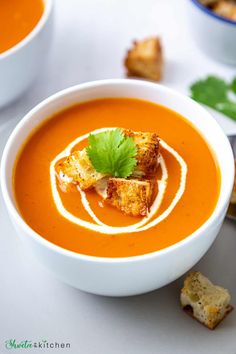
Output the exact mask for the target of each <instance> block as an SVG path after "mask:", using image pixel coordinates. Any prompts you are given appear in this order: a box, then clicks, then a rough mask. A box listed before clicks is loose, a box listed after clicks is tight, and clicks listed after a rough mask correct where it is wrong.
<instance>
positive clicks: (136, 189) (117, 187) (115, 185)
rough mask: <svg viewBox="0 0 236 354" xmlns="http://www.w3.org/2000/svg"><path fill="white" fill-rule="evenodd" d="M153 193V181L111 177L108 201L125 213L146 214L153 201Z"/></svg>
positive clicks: (133, 214)
mask: <svg viewBox="0 0 236 354" xmlns="http://www.w3.org/2000/svg"><path fill="white" fill-rule="evenodd" d="M153 193H154V182H153V181H146V180H145V181H139V180H135V179H124V178H110V179H109V181H108V187H107V199H106V201H107V202H109V203H110V204H111V205H113V206H115V207H116V208H118V209H119V210H121V211H122V212H123V213H125V214H128V215H132V216H146V215H147V213H148V211H149V208H150V206H151V204H152V201H153Z"/></svg>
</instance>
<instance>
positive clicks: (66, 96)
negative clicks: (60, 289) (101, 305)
mask: <svg viewBox="0 0 236 354" xmlns="http://www.w3.org/2000/svg"><path fill="white" fill-rule="evenodd" d="M112 134H113V135H112ZM99 139H104V140H101V141H102V143H100V140H99ZM118 139H120V143H119V144H120V145H119V144H118V143H117V141H118ZM116 140H117V141H116ZM116 143H117V145H116ZM93 144H94V146H93ZM96 144H97V145H96ZM99 144H100V145H99ZM122 144H124V145H122ZM132 144H135V146H136V151H135V154H134V156H133V157H132V156H131V155H130V157H129V158H128V157H127V156H126V155H125V154H126V152H125V151H127V149H128V148H127V147H130V146H132ZM107 146H108V150H106V148H107ZM93 148H94V150H93V151H92V149H93ZM109 149H111V151H112V153H111V154H110V155H109ZM112 149H114V150H112ZM118 150H119V151H118ZM99 151H100V153H102V154H103V155H102V158H101V156H99ZM120 152H121V153H120ZM106 154H107V155H106ZM119 154H120V155H119ZM109 156H110V157H109ZM117 156H118V157H117ZM119 156H120V157H119ZM132 158H135V159H136V162H135V164H134V167H133V168H132V169H131V170H130V171H129V173H128V174H127V173H126V174H127V176H126V175H125V173H124V175H122V173H123V171H124V168H128V167H129V166H127V164H126V166H125V164H124V165H122V163H123V160H125V159H127V161H128V163H130V164H132ZM99 159H100V160H99ZM109 159H110V160H109ZM117 159H118V162H119V163H118V164H117V161H116V160H117ZM119 159H120V160H119ZM129 159H130V160H129ZM98 160H99V161H98ZM125 161H126V160H125ZM127 161H126V162H127ZM106 164H107V165H109V164H110V166H112V167H114V166H116V167H115V168H116V169H115V172H114V173H113V172H109V171H105V169H106V168H107V167H104V166H105V165H106ZM121 165H122V166H123V170H122V168H121ZM99 166H103V167H99ZM101 168H103V170H101ZM233 178H234V163H233V156H232V151H231V148H230V145H229V142H228V140H227V138H226V136H225V135H224V133H223V132H222V131H221V129H220V127H219V126H218V125H217V123H216V122H215V121H214V119H213V118H211V116H210V115H209V114H208V113H207V112H206V111H205V110H204V109H203V108H202V107H200V106H199V105H198V104H197V103H195V102H193V101H192V100H190V99H189V98H186V97H184V96H182V95H179V94H177V93H175V92H173V91H172V90H169V89H167V88H164V87H162V86H159V85H156V84H151V83H147V82H142V81H137V80H135V81H133V80H107V81H101V82H94V83H88V84H83V85H79V86H75V87H72V88H70V89H67V90H64V91H62V92H59V93H58V94H56V95H54V96H52V97H50V98H48V99H47V100H45V101H44V102H42V103H41V104H40V105H38V106H37V107H36V108H34V109H33V110H32V111H31V112H30V113H28V115H27V116H26V117H25V118H24V119H23V120H22V121H21V122H20V123H19V125H18V126H17V127H16V128H15V130H14V132H13V133H12V135H11V137H10V139H9V141H8V143H7V146H6V148H5V150H4V155H3V159H2V166H1V182H2V183H1V184H2V191H3V196H4V199H5V202H6V206H7V209H8V211H9V214H10V217H11V219H12V221H13V223H14V225H15V227H16V230H17V232H18V233H19V235H20V236H21V238H22V239H23V240H24V241H25V242H26V243H27V244H28V245H29V246H30V249H31V251H32V252H34V253H35V255H36V256H37V257H38V258H39V259H40V260H41V261H42V262H43V264H45V266H46V267H47V268H48V269H50V270H51V271H52V272H53V273H54V274H55V275H56V276H57V277H59V278H60V279H61V280H63V281H64V282H66V283H68V284H70V285H72V286H75V287H77V288H79V289H82V290H85V291H88V292H92V293H96V294H102V295H113V296H125V295H133V294H140V293H144V292H147V291H151V290H153V289H157V288H159V287H161V286H163V285H165V284H167V283H169V282H171V281H173V280H174V279H176V278H177V277H179V276H181V275H182V274H183V273H184V272H186V271H187V270H189V269H190V268H191V267H192V266H193V265H194V264H195V263H196V262H197V261H198V260H199V259H200V258H201V257H202V256H203V254H204V253H205V252H206V251H207V249H208V248H209V247H210V245H211V244H212V242H213V241H214V239H215V237H216V236H217V233H218V231H219V229H220V227H221V225H222V222H223V219H224V216H225V212H226V210H227V206H228V202H229V198H230V195H231V191H232V186H233ZM104 183H105V184H104ZM103 185H105V187H102V188H103V193H101V190H102V189H101V186H103ZM98 186H99V188H98ZM152 186H154V187H153V188H151V187H152ZM104 191H105V194H104ZM151 191H152V192H151ZM150 195H151V197H150V198H149V196H150Z"/></svg>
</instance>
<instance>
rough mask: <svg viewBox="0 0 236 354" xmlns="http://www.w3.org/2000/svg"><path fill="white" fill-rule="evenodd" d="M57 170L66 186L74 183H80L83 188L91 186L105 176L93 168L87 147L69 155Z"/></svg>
mask: <svg viewBox="0 0 236 354" xmlns="http://www.w3.org/2000/svg"><path fill="white" fill-rule="evenodd" d="M57 172H58V176H59V181H60V183H62V184H64V186H65V185H67V184H71V183H73V184H77V185H79V187H80V188H81V189H82V190H85V189H89V188H91V187H92V186H93V185H94V184H95V183H96V182H98V181H99V180H100V179H102V178H103V177H104V175H103V174H101V173H99V172H97V171H96V170H95V169H94V168H93V166H92V164H91V162H90V160H89V157H88V155H87V152H86V150H85V149H83V150H81V151H74V152H73V153H72V154H71V155H69V156H68V157H67V158H66V159H65V161H63V162H62V163H61V164H59V166H58V171H57Z"/></svg>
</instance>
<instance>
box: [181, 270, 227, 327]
mask: <svg viewBox="0 0 236 354" xmlns="http://www.w3.org/2000/svg"><path fill="white" fill-rule="evenodd" d="M180 301H181V305H182V307H183V309H184V310H185V311H186V312H187V313H189V314H190V315H192V316H193V317H194V318H196V319H197V320H198V321H199V322H201V323H202V324H204V325H205V326H207V327H208V328H209V329H214V328H215V327H216V326H217V325H218V323H219V322H220V321H221V320H222V319H223V318H224V317H225V316H226V315H227V314H228V313H229V312H230V311H231V310H232V309H233V307H232V306H231V305H230V304H229V302H230V294H229V292H228V290H226V289H224V288H222V287H220V286H217V285H213V284H212V283H211V282H210V280H209V279H207V278H206V277H204V276H203V275H202V274H201V273H200V272H192V273H190V274H189V275H188V276H187V278H186V279H185V281H184V287H183V289H182V290H181V296H180Z"/></svg>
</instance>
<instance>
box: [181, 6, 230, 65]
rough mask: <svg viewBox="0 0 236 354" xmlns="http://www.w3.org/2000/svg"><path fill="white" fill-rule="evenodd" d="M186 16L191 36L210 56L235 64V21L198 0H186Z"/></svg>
mask: <svg viewBox="0 0 236 354" xmlns="http://www.w3.org/2000/svg"><path fill="white" fill-rule="evenodd" d="M187 5H188V7H187V18H188V22H189V27H190V30H191V32H192V34H193V37H194V39H195V41H196V43H197V45H198V46H199V48H201V49H202V51H204V52H205V53H206V54H207V55H209V56H210V57H211V58H213V59H215V60H218V61H221V62H223V63H226V64H230V65H236V22H234V21H232V20H229V19H227V18H225V17H222V16H219V15H217V14H216V13H214V12H213V11H212V10H210V9H208V8H207V7H206V6H204V5H202V4H201V3H200V2H199V0H187Z"/></svg>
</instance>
